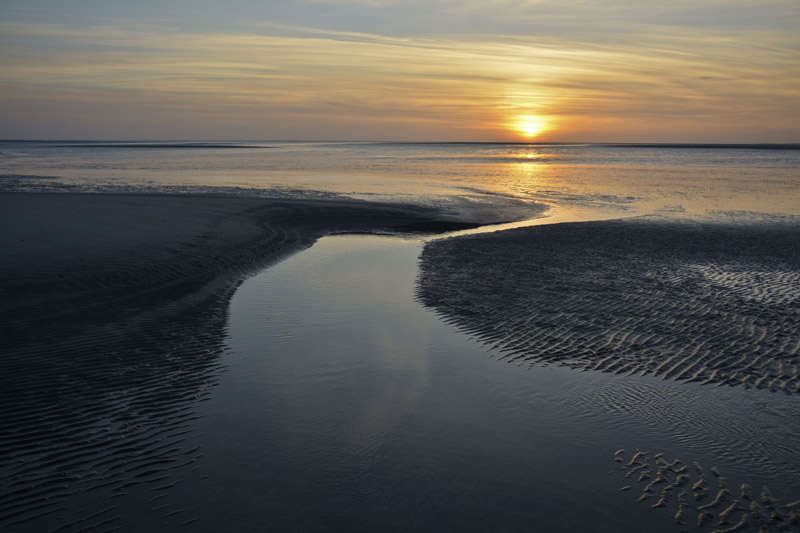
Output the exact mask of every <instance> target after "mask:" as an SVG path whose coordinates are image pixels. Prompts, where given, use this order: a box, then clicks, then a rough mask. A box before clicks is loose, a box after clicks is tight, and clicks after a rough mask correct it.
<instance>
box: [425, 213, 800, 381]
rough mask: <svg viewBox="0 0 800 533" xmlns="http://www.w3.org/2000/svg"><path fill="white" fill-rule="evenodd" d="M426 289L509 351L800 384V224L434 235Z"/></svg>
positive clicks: (669, 373) (567, 227)
mask: <svg viewBox="0 0 800 533" xmlns="http://www.w3.org/2000/svg"><path fill="white" fill-rule="evenodd" d="M421 264H422V273H421V275H420V280H419V287H418V297H419V299H420V300H421V301H422V302H423V303H424V304H425V305H426V306H429V307H431V308H433V309H435V310H436V311H437V312H438V313H439V314H440V315H441V316H442V317H443V318H444V319H445V320H447V321H450V322H452V323H453V324H455V325H456V326H458V327H460V328H461V329H463V330H465V331H467V332H469V333H472V334H474V335H475V336H476V337H477V338H478V339H479V340H481V341H482V342H484V343H486V344H488V345H490V346H492V347H494V348H496V349H497V350H499V352H500V353H501V354H502V356H501V357H502V358H503V359H505V360H507V361H508V362H517V363H518V364H524V363H525V362H528V363H529V364H530V365H534V364H536V363H547V362H555V363H559V364H563V365H568V366H570V367H573V368H579V369H583V370H602V371H606V372H616V373H620V374H623V373H639V374H642V375H645V374H654V375H657V376H661V377H663V378H665V379H667V378H670V379H675V380H679V381H696V382H701V383H720V384H723V383H727V384H729V385H741V386H744V387H757V388H766V389H769V390H773V391H783V392H785V393H788V394H792V393H798V392H800V359H799V357H798V352H800V336H798V331H800V229H798V227H797V226H795V225H787V224H773V225H766V224H761V225H751V226H741V225H738V226H737V225H721V224H699V223H689V222H680V223H676V222H654V221H613V222H590V223H579V224H560V225H552V226H541V227H536V228H524V229H518V230H512V231H507V232H503V233H501V234H497V233H496V234H490V235H476V236H469V237H461V238H455V239H446V240H438V241H433V242H431V243H429V244H428V245H427V246H426V248H425V250H424V252H423V254H422V259H421Z"/></svg>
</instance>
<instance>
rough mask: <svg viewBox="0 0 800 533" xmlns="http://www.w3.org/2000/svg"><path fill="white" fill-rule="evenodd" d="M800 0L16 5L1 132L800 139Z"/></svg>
mask: <svg viewBox="0 0 800 533" xmlns="http://www.w3.org/2000/svg"><path fill="white" fill-rule="evenodd" d="M798 28H800V1H798V0H691V1H690V0H672V1H669V2H665V1H664V0H605V1H601V0H513V1H512V0H484V1H476V0H294V1H289V0H266V1H265V0H260V1H250V0H227V1H226V2H219V1H218V0H214V1H209V0H192V1H188V0H175V1H170V0H160V1H155V0H137V2H130V1H129V0H126V1H124V2H123V1H117V0H71V1H69V2H65V1H63V0H26V2H18V1H13V2H12V1H7V0H0V138H5V139H14V138H26V139H119V140H130V139H187V140H188V139H198V140H213V139H232V140H234V139H235V140H289V139H293V140H385V141H475V142H481V141H515V142H520V141H521V142H526V141H531V142H537V141H547V142H653V143H657V142H699V143H708V142H713V143H727V142H729V143H739V142H742V143H762V142H764V143H797V142H800V31H798Z"/></svg>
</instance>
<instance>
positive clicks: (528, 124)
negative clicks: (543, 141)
mask: <svg viewBox="0 0 800 533" xmlns="http://www.w3.org/2000/svg"><path fill="white" fill-rule="evenodd" d="M513 126H514V129H515V130H517V131H518V132H519V133H520V134H522V136H523V137H525V138H526V139H532V138H534V137H536V136H537V135H539V134H540V133H542V132H543V131H544V129H545V123H544V122H543V121H542V120H541V119H540V118H538V117H534V116H530V115H527V116H522V117H519V118H517V120H516V121H515V122H514V125H513Z"/></svg>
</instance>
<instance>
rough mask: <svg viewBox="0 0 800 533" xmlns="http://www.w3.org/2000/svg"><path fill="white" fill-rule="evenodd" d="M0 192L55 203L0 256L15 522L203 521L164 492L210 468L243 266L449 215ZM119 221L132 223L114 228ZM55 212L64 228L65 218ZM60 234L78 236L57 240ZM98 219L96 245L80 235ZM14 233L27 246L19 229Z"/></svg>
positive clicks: (80, 525) (15, 199) (17, 525)
mask: <svg viewBox="0 0 800 533" xmlns="http://www.w3.org/2000/svg"><path fill="white" fill-rule="evenodd" d="M0 200H3V201H6V202H7V203H6V204H3V205H5V206H6V207H7V209H6V212H7V213H8V212H10V211H11V210H12V209H17V211H18V212H17V213H15V216H14V217H13V220H10V221H7V222H8V224H7V225H6V227H8V228H12V227H13V226H12V222H15V221H19V220H22V219H23V218H24V216H25V212H27V211H30V210H37V209H39V210H43V211H44V212H45V213H44V214H47V215H48V216H49V217H50V218H49V219H47V218H45V217H44V216H43V214H40V213H34V215H35V216H31V217H30V218H31V219H32V221H33V222H34V223H36V224H39V223H41V224H42V225H45V224H48V223H49V224H50V226H51V227H47V226H45V228H44V229H47V230H48V231H43V232H42V235H44V236H46V238H47V239H49V240H42V239H45V237H39V236H38V235H36V234H34V237H36V238H37V239H40V240H42V244H41V245H40V246H34V247H30V250H29V252H26V253H21V252H20V254H18V255H15V256H14V258H15V259H14V261H12V260H7V261H3V262H2V264H0V294H2V296H3V298H2V300H0V530H3V531H18V532H20V531H50V530H53V531H64V532H67V531H84V530H89V529H91V530H98V531H100V530H106V529H112V530H113V529H118V528H119V527H120V524H133V523H135V524H137V528H139V529H147V528H148V527H149V526H151V525H152V526H155V527H160V528H167V529H174V528H176V527H179V526H181V525H182V524H188V523H192V522H193V521H195V520H196V519H197V517H194V516H187V515H186V513H184V512H182V511H181V509H178V508H175V506H174V505H172V504H171V502H170V493H171V492H172V491H174V490H176V489H175V487H176V486H178V485H186V486H189V487H191V486H192V484H196V483H198V482H200V481H201V480H202V478H203V469H202V456H203V450H202V446H201V443H202V439H201V438H200V436H199V435H198V434H197V431H196V430H195V429H194V428H195V425H194V424H193V421H194V420H195V419H196V417H197V416H198V415H197V406H198V402H201V401H204V400H205V399H207V398H208V396H209V395H210V393H211V391H212V390H213V387H214V384H215V383H216V381H217V378H218V376H219V373H220V372H221V371H222V370H223V369H224V362H223V358H222V355H223V354H224V349H225V348H224V347H225V336H226V327H227V326H226V321H227V304H228V301H229V298H230V297H231V295H232V294H233V292H234V291H235V289H236V287H237V286H238V284H239V282H240V280H241V279H242V278H243V276H246V275H247V274H248V273H251V272H253V271H256V270H258V269H260V268H263V267H264V266H265V265H267V264H269V263H270V262H273V261H277V260H279V259H280V258H282V257H285V256H287V255H288V254H291V253H293V252H295V251H297V250H300V249H302V248H304V247H306V246H309V245H310V244H311V243H312V242H313V241H314V240H315V239H316V238H318V237H319V236H321V235H324V234H326V233H329V232H335V231H343V232H344V231H370V230H374V229H386V230H391V229H397V230H400V231H415V230H417V229H418V227H419V226H422V227H424V228H426V229H431V228H432V229H437V228H438V227H439V226H442V227H445V228H447V227H449V224H451V223H449V222H443V221H441V220H438V219H437V218H436V217H435V216H434V214H433V213H421V212H414V211H405V210H403V209H400V208H397V207H385V206H384V207H372V206H369V205H367V204H357V203H350V204H345V203H326V202H319V203H315V202H297V203H292V202H277V201H272V202H264V201H250V200H242V201H236V202H232V201H230V200H221V199H203V198H197V199H192V198H183V199H175V198H168V197H153V198H149V197H124V196H120V197H100V196H91V197H89V196H87V197H80V196H77V195H76V196H72V195H59V196H44V195H43V196H39V195H27V196H8V195H7V196H0ZM20 206H23V207H20ZM81 209H83V210H93V212H98V211H99V210H101V209H104V210H105V211H108V212H112V213H116V214H118V215H119V216H118V217H117V218H115V219H113V221H114V222H115V224H114V225H113V227H112V229H111V230H110V231H107V232H104V231H101V232H92V231H91V230H92V229H93V228H92V227H91V224H83V225H81V224H79V223H76V222H75V219H76V214H75V213H76V212H79V211H80V210H81ZM105 211H104V212H105ZM176 211H177V212H179V214H178V215H176V216H174V217H172V218H167V217H170V216H171V213H173V212H176ZM191 217H195V219H196V220H198V221H199V222H197V224H200V230H197V228H193V227H189V228H187V229H185V231H183V232H182V233H181V232H177V230H176V235H175V238H174V240H166V242H162V243H161V244H158V243H157V244H152V243H151V244H150V245H149V246H147V245H146V241H147V239H139V241H142V242H143V243H144V244H141V246H137V247H133V248H131V249H128V248H126V247H124V246H123V247H116V248H114V243H115V241H116V240H118V239H119V238H123V239H128V240H131V241H133V240H135V237H137V236H141V235H142V234H144V233H146V231H147V228H155V229H154V230H153V234H154V235H153V236H152V238H153V239H156V240H157V239H158V235H159V234H161V233H163V232H166V231H168V230H167V229H161V228H162V224H165V222H164V220H167V221H168V222H169V226H170V227H175V226H176V225H180V224H181V221H182V220H183V221H185V220H186V219H187V218H191ZM87 220H88V221H89V222H90V223H93V222H94V220H93V219H87ZM122 221H125V222H126V224H128V223H130V224H132V225H133V226H134V227H135V231H133V232H129V233H127V234H125V233H123V234H122V235H121V237H120V236H119V228H124V225H123V224H122V223H121V222H122ZM97 222H98V223H99V224H103V223H104V224H110V222H111V221H110V220H109V217H107V216H106V217H105V218H103V217H100V219H99V220H98V221H97ZM70 224H72V225H70ZM60 225H66V226H68V227H69V231H66V232H62V233H63V235H61V234H59V233H58V231H57V229H58V228H57V226H60ZM455 226H456V227H458V226H459V225H458V224H455ZM9 231H10V230H9ZM54 235H58V236H59V237H58V239H60V238H69V237H70V236H72V235H74V236H75V238H74V239H73V241H72V242H73V244H72V245H71V246H69V247H64V249H63V250H64V251H63V253H56V252H52V250H53V249H56V248H55V247H56V246H57V245H58V244H59V243H58V242H56V241H57V240H58V239H57V238H56V237H54ZM89 235H94V236H93V237H92V239H94V240H93V241H92V243H91V245H90V246H83V247H82V248H80V247H79V245H80V244H81V242H80V239H82V238H84V239H88V238H89ZM181 235H182V236H183V239H182V240H181V238H178V237H180V236H181ZM27 238H28V239H31V238H32V237H30V236H28V237H27ZM162 240H163V239H162ZM136 242H138V241H136ZM12 244H13V245H15V246H17V248H18V249H19V250H22V249H24V246H23V245H24V241H20V243H16V242H15V241H13V239H12ZM105 247H109V248H110V249H111V251H105V252H104V251H103V250H104V249H105ZM47 250H51V251H50V252H47ZM78 250H80V251H81V252H82V254H83V255H81V254H78ZM42 253H44V254H45V255H44V256H43V257H44V258H43V259H41V258H40V255H41V254H42ZM48 253H49V255H48ZM70 254H71V255H70ZM73 256H74V257H73ZM188 490H190V489H188Z"/></svg>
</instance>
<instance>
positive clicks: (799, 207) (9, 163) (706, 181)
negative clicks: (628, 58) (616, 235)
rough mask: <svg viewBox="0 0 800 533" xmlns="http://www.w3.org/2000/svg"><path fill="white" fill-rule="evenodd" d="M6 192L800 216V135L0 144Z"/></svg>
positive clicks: (513, 216)
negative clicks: (686, 139) (707, 140)
mask: <svg viewBox="0 0 800 533" xmlns="http://www.w3.org/2000/svg"><path fill="white" fill-rule="evenodd" d="M0 190H27V191H33V190H39V191H75V192H111V193H175V194H223V195H238V196H284V197H333V196H341V197H347V198H356V199H364V200H372V201H388V202H396V203H411V204H418V205H428V206H433V207H438V208H444V209H448V210H450V211H452V212H454V213H457V214H458V215H459V216H461V217H463V218H471V219H474V220H479V221H486V222H500V221H510V220H524V219H526V218H532V215H534V214H535V213H537V211H538V208H539V207H541V206H542V205H543V206H546V207H548V208H549V209H550V214H551V215H552V214H555V213H556V212H557V213H559V214H565V213H570V216H571V217H573V218H575V219H583V220H591V219H597V218H607V217H625V216H635V215H651V214H659V215H661V214H663V215H668V216H684V215H689V216H696V215H702V216H709V215H710V216H716V215H722V214H734V213H737V212H738V213H740V214H744V213H762V214H792V215H797V214H800V145H767V144H765V145H614V144H606V145H601V144H476V143H381V142H335V143H331V142H327V143H326V142H157V141H141V142H109V141H83V142H75V141H70V142H67V141H48V142H26V141H14V142H8V141H6V142H0Z"/></svg>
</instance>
